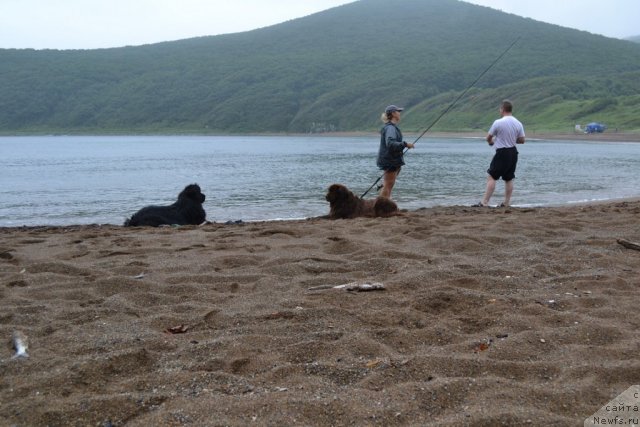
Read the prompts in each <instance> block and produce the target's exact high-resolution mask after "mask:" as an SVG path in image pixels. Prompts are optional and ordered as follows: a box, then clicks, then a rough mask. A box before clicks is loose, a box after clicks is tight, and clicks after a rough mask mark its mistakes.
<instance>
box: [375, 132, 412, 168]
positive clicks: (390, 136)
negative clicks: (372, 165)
mask: <svg viewBox="0 0 640 427" xmlns="http://www.w3.org/2000/svg"><path fill="white" fill-rule="evenodd" d="M404 148H405V143H404V141H403V140H402V132H400V128H398V126H396V125H395V124H393V123H391V122H389V123H387V124H386V125H384V127H383V128H382V129H381V130H380V148H379V149H378V161H377V162H376V163H377V165H378V167H379V168H380V169H383V170H387V169H395V168H399V167H400V166H403V165H404V158H403V157H404V156H403V154H404Z"/></svg>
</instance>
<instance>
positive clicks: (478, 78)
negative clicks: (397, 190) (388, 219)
mask: <svg viewBox="0 0 640 427" xmlns="http://www.w3.org/2000/svg"><path fill="white" fill-rule="evenodd" d="M518 40H520V37H518V38H517V39H515V40H514V41H513V43H511V44H510V45H509V47H508V48H507V49H506V50H505V51H504V52H502V53H501V54H500V56H498V57H497V58H496V59H495V61H493V62H492V63H491V65H489V66H488V67H487V68H486V69H485V70H484V71H483V72H482V73H480V75H479V76H478V77H477V78H476V79H475V80H474V81H473V83H471V84H470V85H469V86H468V87H467V88H466V89H465V90H464V92H462V93H461V94H460V95H458V97H457V98H456V99H454V101H453V102H452V103H451V104H449V106H448V107H447V108H446V109H445V110H444V111H443V112H442V113H441V114H440V115H439V116H438V118H437V119H435V120H434V121H433V123H431V124H430V125H429V127H428V128H426V129H425V130H424V131H423V132H422V133H421V134H420V135H419V136H418V137H417V138H416V139H415V141H413V143H414V144H416V143H417V142H418V140H419V139H420V138H422V137H423V136H424V134H426V133H427V132H429V130H431V128H432V127H434V126H435V124H436V123H438V122H439V121H440V119H441V118H443V117H444V115H445V114H447V113H448V112H449V110H451V109H452V108H453V106H454V105H456V103H457V102H458V101H460V99H461V98H462V97H463V96H465V95H466V93H467V92H468V91H469V90H470V89H471V88H472V87H474V86H475V85H476V83H478V81H479V80H480V79H481V78H482V77H484V75H485V74H487V73H488V72H489V70H490V69H492V68H493V66H494V65H496V64H497V63H498V61H500V60H501V59H502V57H503V56H505V55H506V54H507V52H509V51H510V50H511V48H512V47H513V46H514V45H515V44H516V43H517V42H518ZM407 151H409V148H406V149H405V150H404V151H403V152H402V154H403V155H404V154H405V153H406V152H407ZM383 176H384V174H382V175H380V176H379V177H378V179H376V181H375V182H374V183H373V184H371V187H369V188H368V189H367V191H365V192H364V193H362V196H360V198H361V199H363V198H364V196H366V195H367V193H368V192H369V191H371V189H372V188H373V187H375V185H376V184H377V183H378V182H380V180H381V179H382V177H383Z"/></svg>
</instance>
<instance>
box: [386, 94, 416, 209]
mask: <svg viewBox="0 0 640 427" xmlns="http://www.w3.org/2000/svg"><path fill="white" fill-rule="evenodd" d="M403 110H404V108H400V107H396V106H395V105H389V106H388V107H387V108H386V109H385V110H384V113H382V117H381V119H382V121H383V122H384V124H385V125H384V127H383V128H382V129H381V130H380V149H379V150H378V161H377V165H378V167H379V168H380V169H382V170H383V171H384V175H383V176H382V189H381V190H380V194H379V195H380V196H382V197H386V198H388V199H390V198H391V190H393V186H394V185H395V183H396V178H397V177H398V174H399V173H400V168H401V167H402V166H403V165H404V149H405V148H413V147H414V144H412V143H409V142H405V141H403V139H402V132H401V131H400V128H399V127H398V123H399V122H400V113H401V112H402V111H403Z"/></svg>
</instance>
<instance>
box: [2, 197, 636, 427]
mask: <svg viewBox="0 0 640 427" xmlns="http://www.w3.org/2000/svg"><path fill="white" fill-rule="evenodd" d="M639 216H640V202H639V201H619V202H614V203H608V204H599V205H587V206H574V207H562V208H537V209H515V208H512V209H504V208H495V209H488V208H466V207H447V208H434V209H423V210H418V211H412V212H407V213H406V214H405V215H403V216H400V217H394V218H388V219H364V218H363V219H355V220H339V221H329V220H321V219H312V220H307V221H286V222H266V223H248V224H239V225H223V224H210V225H205V226H202V227H180V228H160V229H150V228H137V229H132V228H121V227H116V226H77V227H41V228H3V229H0V336H1V337H2V339H3V343H4V345H3V346H1V347H0V350H1V351H0V425H2V426H8V425H19V426H45V425H49V426H120V425H128V426H171V425H197V426H202V425H207V426H208V425H238V426H245V425H271V426H283V425H443V426H444V425H472V426H493V425H509V426H512V425H535V426H537V425H545V426H565V425H566V426H570V425H582V422H583V421H584V419H585V418H586V417H588V416H589V415H591V414H592V413H594V412H595V411H596V410H598V409H599V408H600V407H601V406H603V405H604V404H605V403H607V402H608V401H609V400H610V399H612V398H614V397H615V396H617V395H618V394H619V393H621V392H623V391H624V390H626V389H627V388H628V387H629V386H631V385H634V384H640V360H639V358H638V354H639V353H640V336H639V334H638V329H639V327H640V315H639V314H638V310H637V308H638V301H639V298H640V274H639V273H640V251H636V250H632V249H627V248H624V247H622V246H621V245H619V244H618V243H617V242H616V239H618V238H625V239H628V240H630V241H635V242H638V241H640V229H639V227H638V218H639ZM350 282H357V283H365V282H381V283H383V284H384V285H385V287H386V290H382V291H375V292H346V291H344V290H340V289H320V290H315V291H313V290H309V288H315V287H321V288H322V287H328V286H333V285H341V284H346V283H350ZM170 328H174V329H173V331H174V332H183V333H170V332H168V330H169V329H170ZM14 331H21V332H22V333H23V334H24V335H26V337H27V338H28V345H29V347H28V353H29V354H30V357H29V358H28V359H22V358H20V359H12V358H11V357H12V355H13V353H14V351H13V350H12V348H11V336H12V333H14Z"/></svg>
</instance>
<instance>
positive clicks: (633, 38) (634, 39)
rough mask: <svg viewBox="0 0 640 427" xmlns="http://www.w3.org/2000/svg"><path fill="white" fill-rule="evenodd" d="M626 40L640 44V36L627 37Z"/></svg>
mask: <svg viewBox="0 0 640 427" xmlns="http://www.w3.org/2000/svg"><path fill="white" fill-rule="evenodd" d="M626 40H629V41H632V42H635V43H640V35H639V36H631V37H627V38H626Z"/></svg>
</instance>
